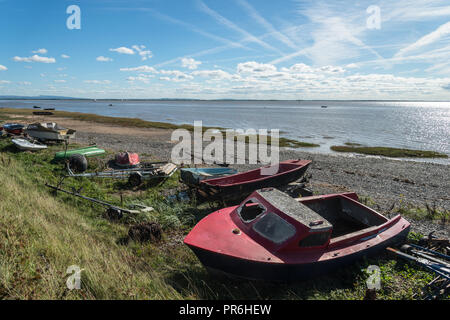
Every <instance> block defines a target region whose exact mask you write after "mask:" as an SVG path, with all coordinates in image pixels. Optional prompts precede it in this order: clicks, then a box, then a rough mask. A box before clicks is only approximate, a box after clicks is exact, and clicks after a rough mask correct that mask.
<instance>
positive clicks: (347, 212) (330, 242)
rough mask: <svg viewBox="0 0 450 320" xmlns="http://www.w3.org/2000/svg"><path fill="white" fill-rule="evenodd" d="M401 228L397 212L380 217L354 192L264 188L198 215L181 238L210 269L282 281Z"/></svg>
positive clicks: (342, 261) (397, 237) (401, 235)
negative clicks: (295, 194) (301, 194)
mask: <svg viewBox="0 0 450 320" xmlns="http://www.w3.org/2000/svg"><path fill="white" fill-rule="evenodd" d="M409 228H410V224H409V222H408V221H407V220H405V219H404V218H402V217H401V216H400V215H397V216H396V217H394V218H392V219H387V218H386V217H384V216H383V215H381V214H379V213H378V212H376V211H374V210H372V209H370V208H369V207H367V206H365V205H363V204H361V203H360V202H358V197H357V195H356V194H355V193H343V194H331V195H323V196H311V197H305V198H298V199H294V198H291V197H289V196H288V195H287V194H285V193H283V192H281V191H279V190H277V189H274V188H267V189H262V190H258V191H255V192H254V193H252V194H251V195H250V196H249V197H248V198H247V199H245V201H244V202H242V203H241V204H240V205H238V206H233V207H228V208H225V209H220V210H218V211H216V212H214V213H211V214H210V215H208V216H206V217H205V218H203V219H202V220H201V221H200V222H199V223H198V224H197V225H196V226H195V227H194V228H193V229H192V231H191V232H190V233H189V234H188V235H187V236H186V238H185V239H184V243H185V244H186V245H188V246H189V247H190V248H191V249H192V250H193V252H194V253H195V254H196V255H197V257H198V258H199V260H200V261H201V262H202V263H203V265H204V266H205V267H207V268H208V269H210V270H213V271H221V272H224V273H226V274H229V275H234V276H238V277H243V278H247V279H264V280H270V281H288V282H290V281H295V280H301V279H305V278H310V277H312V276H316V275H319V274H323V273H326V272H329V271H331V270H335V269H336V268H339V267H342V266H344V265H347V264H349V263H352V262H354V261H355V260H357V259H359V258H361V257H362V256H366V255H367V256H368V255H371V254H374V253H376V252H378V251H380V250H383V249H384V248H385V247H387V246H391V245H393V244H395V243H397V242H400V241H403V240H404V239H405V238H406V236H407V234H408V232H409Z"/></svg>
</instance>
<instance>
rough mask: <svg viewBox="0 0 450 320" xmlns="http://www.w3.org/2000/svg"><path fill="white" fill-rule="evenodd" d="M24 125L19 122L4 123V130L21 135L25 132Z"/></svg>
mask: <svg viewBox="0 0 450 320" xmlns="http://www.w3.org/2000/svg"><path fill="white" fill-rule="evenodd" d="M23 128H24V125H22V124H19V123H5V124H4V125H3V130H5V131H6V132H7V133H9V134H13V135H16V136H18V135H21V134H22V133H23Z"/></svg>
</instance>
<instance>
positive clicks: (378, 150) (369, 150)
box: [330, 144, 448, 158]
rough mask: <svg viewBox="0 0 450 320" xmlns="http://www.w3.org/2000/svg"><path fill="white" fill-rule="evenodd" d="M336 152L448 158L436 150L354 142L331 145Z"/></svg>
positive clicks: (394, 156) (392, 156)
mask: <svg viewBox="0 0 450 320" xmlns="http://www.w3.org/2000/svg"><path fill="white" fill-rule="evenodd" d="M330 148H331V150H333V151H336V152H352V153H360V154H368V155H375V156H385V157H391V158H448V156H447V155H446V154H443V153H439V152H435V151H423V150H411V149H398V148H389V147H358V146H354V144H352V145H351V146H350V145H347V146H331V147H330Z"/></svg>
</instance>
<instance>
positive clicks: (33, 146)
mask: <svg viewBox="0 0 450 320" xmlns="http://www.w3.org/2000/svg"><path fill="white" fill-rule="evenodd" d="M11 142H12V143H14V145H15V146H16V147H17V148H18V149H19V150H23V151H38V150H42V149H47V146H46V145H45V144H40V143H34V142H31V141H28V140H25V139H12V140H11Z"/></svg>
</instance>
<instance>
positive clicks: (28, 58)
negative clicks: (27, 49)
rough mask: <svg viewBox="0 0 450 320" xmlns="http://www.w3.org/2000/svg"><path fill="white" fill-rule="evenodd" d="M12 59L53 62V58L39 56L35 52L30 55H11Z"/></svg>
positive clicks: (54, 60)
mask: <svg viewBox="0 0 450 320" xmlns="http://www.w3.org/2000/svg"><path fill="white" fill-rule="evenodd" d="M13 60H14V61H16V62H41V63H55V62H56V59H55V58H48V57H41V56H39V55H37V54H35V55H33V56H31V57H18V56H15V57H13Z"/></svg>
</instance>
